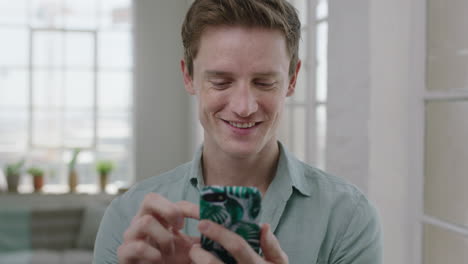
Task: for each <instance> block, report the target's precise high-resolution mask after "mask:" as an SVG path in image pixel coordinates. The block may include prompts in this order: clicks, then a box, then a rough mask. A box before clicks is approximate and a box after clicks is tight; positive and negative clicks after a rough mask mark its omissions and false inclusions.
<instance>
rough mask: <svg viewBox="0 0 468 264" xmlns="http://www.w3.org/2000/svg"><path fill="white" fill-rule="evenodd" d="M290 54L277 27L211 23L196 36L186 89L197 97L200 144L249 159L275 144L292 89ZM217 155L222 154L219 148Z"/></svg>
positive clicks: (185, 70) (297, 68) (213, 149)
mask: <svg viewBox="0 0 468 264" xmlns="http://www.w3.org/2000/svg"><path fill="white" fill-rule="evenodd" d="M289 62H290V58H289V56H288V54H287V49H286V41H285V38H284V36H283V35H282V33H281V32H280V31H278V30H269V29H262V28H245V27H228V26H223V27H209V28H207V29H206V30H205V31H204V32H203V34H202V36H201V39H200V45H199V50H198V54H197V56H196V58H195V59H194V62H193V76H192V77H190V76H189V74H188V72H187V68H186V67H185V65H184V62H182V68H183V71H184V82H185V87H186V89H187V91H188V92H189V93H191V94H193V95H196V96H197V98H198V106H199V118H200V122H201V124H202V126H203V128H204V136H205V141H204V147H205V148H208V149H210V150H212V151H221V152H222V153H225V154H228V155H230V156H233V157H239V158H242V157H249V156H252V155H255V154H259V153H262V151H265V150H267V149H268V148H269V147H272V146H273V144H276V132H277V129H278V124H279V122H280V119H281V115H282V112H283V108H284V102H285V98H286V96H289V95H291V94H292V93H293V92H294V86H295V80H296V76H297V72H298V70H299V68H300V63H298V65H297V67H296V73H295V75H294V76H292V78H290V77H289V74H288V71H289ZM217 153H220V152H217Z"/></svg>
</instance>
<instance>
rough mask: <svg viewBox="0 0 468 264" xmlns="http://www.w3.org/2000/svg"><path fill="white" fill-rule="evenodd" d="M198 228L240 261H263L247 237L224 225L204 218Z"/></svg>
mask: <svg viewBox="0 0 468 264" xmlns="http://www.w3.org/2000/svg"><path fill="white" fill-rule="evenodd" d="M198 229H199V230H200V232H201V233H202V234H203V235H205V236H206V237H208V238H210V239H212V240H214V241H216V242H218V243H219V244H220V245H221V246H223V247H224V248H225V249H226V250H227V251H228V252H229V253H231V255H232V256H233V257H234V258H235V259H236V260H237V261H238V262H239V263H260V262H261V261H262V260H261V258H260V256H259V255H258V254H257V253H255V251H253V249H252V247H251V246H250V245H249V244H248V243H247V241H245V239H243V238H242V237H241V236H239V235H238V234H236V233H234V232H232V231H230V230H228V229H226V228H225V227H224V226H221V225H219V224H217V223H214V222H211V221H208V220H202V221H200V223H199V224H198Z"/></svg>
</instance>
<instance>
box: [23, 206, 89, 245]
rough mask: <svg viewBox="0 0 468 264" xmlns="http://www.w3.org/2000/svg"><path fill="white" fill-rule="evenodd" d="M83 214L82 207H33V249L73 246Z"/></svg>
mask: <svg viewBox="0 0 468 264" xmlns="http://www.w3.org/2000/svg"><path fill="white" fill-rule="evenodd" d="M82 215H83V209H82V208H67V209H37V210H36V209H33V210H32V212H31V246H32V249H50V250H65V249H70V248H73V247H74V246H75V241H76V237H77V235H78V231H79V229H80V224H81V218H82Z"/></svg>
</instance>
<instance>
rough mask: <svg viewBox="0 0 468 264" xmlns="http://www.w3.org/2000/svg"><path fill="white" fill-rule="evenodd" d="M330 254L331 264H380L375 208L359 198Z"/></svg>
mask: <svg viewBox="0 0 468 264" xmlns="http://www.w3.org/2000/svg"><path fill="white" fill-rule="evenodd" d="M351 214H352V215H351V216H350V217H349V221H347V224H345V225H344V229H343V232H342V236H341V239H339V240H338V243H337V244H336V247H335V248H334V249H333V251H332V254H331V261H330V263H333V264H381V263H382V231H381V226H380V222H379V218H378V215H377V211H376V210H375V208H374V207H373V206H372V205H371V204H370V203H369V202H368V201H367V199H366V198H365V197H364V196H361V198H360V199H359V201H358V203H357V204H356V206H355V210H354V211H353V212H352V213H351Z"/></svg>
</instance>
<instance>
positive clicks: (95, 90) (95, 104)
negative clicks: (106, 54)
mask: <svg viewBox="0 0 468 264" xmlns="http://www.w3.org/2000/svg"><path fill="white" fill-rule="evenodd" d="M92 34H93V40H94V54H93V55H94V61H93V93H94V95H93V100H94V102H93V140H92V149H94V151H95V152H97V137H98V129H99V127H98V111H99V109H98V96H99V93H98V56H99V50H98V38H97V32H96V31H94V32H93V33H92ZM95 154H97V153H95ZM95 157H96V155H95Z"/></svg>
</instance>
